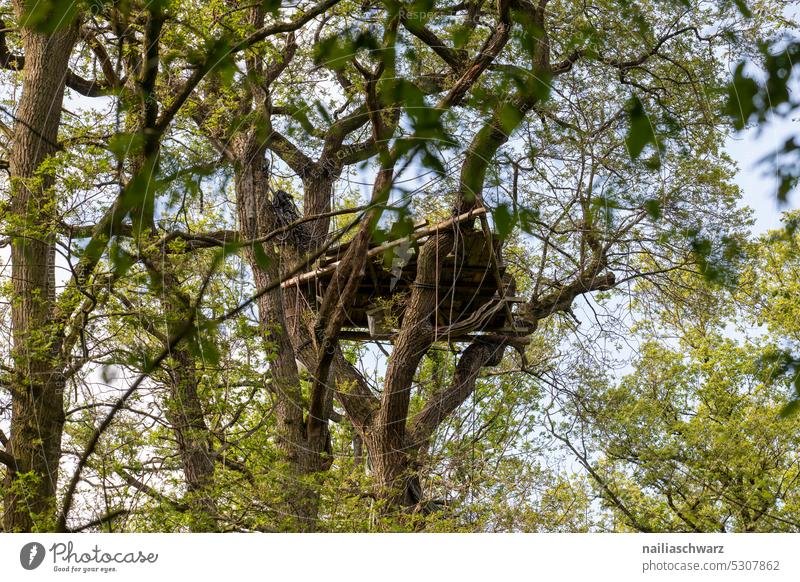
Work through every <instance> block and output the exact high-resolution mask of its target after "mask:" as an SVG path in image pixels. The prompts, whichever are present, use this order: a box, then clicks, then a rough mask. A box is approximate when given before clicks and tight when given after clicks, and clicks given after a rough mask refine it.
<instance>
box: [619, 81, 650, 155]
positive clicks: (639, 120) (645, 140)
mask: <svg viewBox="0 0 800 582" xmlns="http://www.w3.org/2000/svg"><path fill="white" fill-rule="evenodd" d="M627 109H628V123H629V125H628V135H627V136H626V138H625V145H626V146H627V148H628V154H629V155H630V157H631V159H632V160H635V159H636V158H638V157H639V154H641V153H642V150H644V148H645V146H646V145H647V144H652V145H653V146H655V147H656V148H657V147H658V141H657V139H656V135H655V131H654V128H653V124H652V123H651V121H650V118H649V117H648V115H647V112H646V111H645V109H644V105H643V104H642V102H641V101H640V100H639V98H638V97H636V96H635V95H634V96H633V97H631V99H630V101H628V108H627Z"/></svg>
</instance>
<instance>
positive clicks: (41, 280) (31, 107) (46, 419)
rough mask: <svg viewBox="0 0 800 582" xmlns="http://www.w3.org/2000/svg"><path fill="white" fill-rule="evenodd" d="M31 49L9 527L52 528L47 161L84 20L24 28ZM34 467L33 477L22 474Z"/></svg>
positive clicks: (17, 148)
mask: <svg viewBox="0 0 800 582" xmlns="http://www.w3.org/2000/svg"><path fill="white" fill-rule="evenodd" d="M21 36H22V43H23V47H24V50H25V68H24V70H23V86H22V95H21V96H20V100H19V106H18V107H17V111H16V116H17V120H16V123H15V125H14V143H13V145H12V148H11V156H10V160H9V168H10V172H11V216H10V221H9V222H11V227H12V230H13V232H14V236H13V237H12V241H11V263H12V267H11V276H12V281H13V289H14V301H13V302H12V308H11V324H12V328H13V361H14V367H15V371H16V377H17V382H16V385H15V387H14V393H13V395H12V401H13V403H12V417H11V436H10V446H9V447H8V448H9V452H10V453H11V454H12V455H13V456H14V457H15V458H16V459H17V461H18V463H19V467H18V469H19V470H20V471H18V472H17V473H14V472H13V471H10V472H9V475H8V478H7V479H6V489H7V494H6V497H5V518H4V527H5V530H6V531H31V530H33V529H47V528H48V527H49V526H48V524H49V520H51V519H52V514H53V509H54V507H55V496H56V485H57V481H58V465H59V461H60V457H61V435H62V431H63V427H64V403H63V392H64V384H65V380H64V376H63V369H64V367H63V362H62V361H61V360H62V358H61V354H60V351H61V342H60V341H59V339H58V338H59V337H60V332H59V330H54V329H53V324H51V323H50V320H51V316H52V315H53V311H54V303H55V238H56V233H55V226H56V221H57V200H56V195H55V192H54V191H53V182H54V178H53V174H52V172H49V171H40V169H41V165H42V163H43V162H44V161H45V160H46V159H47V158H48V157H50V156H52V155H53V154H54V153H55V151H56V150H57V145H56V143H57V140H58V127H59V123H60V119H61V103H62V100H63V97H64V83H65V79H66V74H67V65H68V60H69V55H70V53H71V52H72V47H73V45H74V44H75V41H76V38H77V27H76V26H69V27H68V28H66V29H63V30H61V31H58V32H56V33H53V34H52V35H43V34H39V33H36V32H33V31H30V30H27V29H23V30H22V31H21ZM24 472H27V473H28V475H29V477H28V478H32V479H33V484H29V483H28V482H27V481H23V480H22V479H21V478H20V474H21V473H24Z"/></svg>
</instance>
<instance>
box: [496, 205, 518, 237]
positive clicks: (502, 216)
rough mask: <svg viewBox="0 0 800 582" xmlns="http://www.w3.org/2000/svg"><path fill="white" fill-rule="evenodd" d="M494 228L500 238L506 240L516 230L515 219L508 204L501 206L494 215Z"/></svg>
mask: <svg viewBox="0 0 800 582" xmlns="http://www.w3.org/2000/svg"><path fill="white" fill-rule="evenodd" d="M492 216H493V218H494V226H495V228H496V229H497V234H498V235H499V236H500V238H505V237H507V236H508V235H509V234H511V231H512V230H514V223H515V217H514V214H513V213H512V212H511V211H510V210H509V209H508V205H507V204H500V205H499V206H498V207H497V208H495V209H494V212H493V213H492Z"/></svg>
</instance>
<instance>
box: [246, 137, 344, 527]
mask: <svg viewBox="0 0 800 582" xmlns="http://www.w3.org/2000/svg"><path fill="white" fill-rule="evenodd" d="M242 140H243V141H245V143H243V144H242V143H238V144H235V145H234V148H235V152H236V162H235V163H234V170H235V182H236V201H237V208H238V212H239V222H240V230H241V234H242V238H243V239H245V240H253V239H257V238H259V237H263V236H264V235H266V234H267V233H269V232H270V231H272V230H274V229H275V228H276V226H277V221H276V219H275V217H274V212H273V209H272V207H271V204H270V200H269V194H268V185H269V174H268V169H267V167H266V165H265V161H264V154H265V149H264V147H263V146H259V145H254V142H255V140H252V141H250V140H246V139H244V138H242ZM256 244H258V245H261V251H259V250H258V249H257V248H256V246H255V245H253V246H251V247H250V248H248V249H245V252H246V256H247V259H248V262H249V263H250V266H251V269H252V272H253V278H254V282H255V285H256V287H257V288H263V287H266V286H267V285H268V284H269V283H272V282H273V281H276V280H278V278H279V277H280V276H281V274H282V269H281V260H282V259H281V255H280V250H281V249H279V248H276V247H275V246H274V244H273V243H267V244H261V243H256ZM259 257H263V259H262V258H259ZM258 318H259V325H260V328H261V333H262V334H263V339H264V343H265V346H266V348H267V353H268V354H269V355H270V378H271V384H270V390H271V391H272V394H273V397H274V399H275V408H274V410H275V419H276V422H277V431H276V432H277V437H276V444H277V447H278V450H279V451H280V453H281V457H282V460H283V463H284V466H283V467H281V468H280V469H281V472H282V473H283V479H284V482H283V483H282V484H281V485H282V491H283V493H282V496H281V499H280V500H279V504H278V505H279V507H278V511H281V512H283V513H284V522H285V524H284V528H285V529H287V530H290V531H313V530H315V529H316V526H317V513H318V508H319V487H318V484H317V479H315V475H317V474H318V473H321V472H324V471H326V470H327V469H328V468H329V467H330V440H329V439H330V435H329V434H328V433H327V430H326V431H325V432H324V433H323V434H320V435H316V438H309V436H310V435H308V434H307V433H306V428H305V416H304V411H305V403H304V399H303V394H302V391H301V388H300V375H299V372H298V369H297V362H296V360H295V352H294V347H293V345H292V341H291V338H290V335H289V331H288V327H287V324H286V315H285V310H284V301H283V292H282V290H281V288H280V287H277V288H276V289H274V290H272V291H270V292H269V293H265V294H264V295H262V296H261V297H260V298H259V299H258ZM325 426H326V427H327V422H326V423H325Z"/></svg>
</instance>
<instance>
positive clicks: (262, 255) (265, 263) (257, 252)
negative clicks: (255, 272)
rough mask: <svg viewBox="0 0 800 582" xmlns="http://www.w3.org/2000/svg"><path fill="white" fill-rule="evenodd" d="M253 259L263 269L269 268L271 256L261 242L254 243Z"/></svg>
mask: <svg viewBox="0 0 800 582" xmlns="http://www.w3.org/2000/svg"><path fill="white" fill-rule="evenodd" d="M253 260H254V261H255V262H256V265H258V266H259V268H260V269H261V270H263V271H266V270H267V269H268V268H269V265H270V258H269V257H268V256H267V253H266V251H264V246H263V245H262V244H261V243H256V244H254V245H253Z"/></svg>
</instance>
